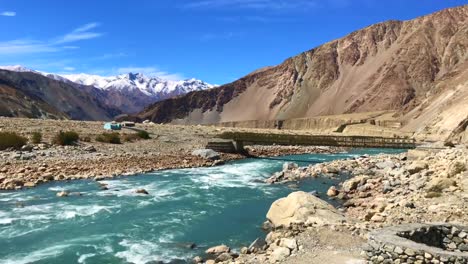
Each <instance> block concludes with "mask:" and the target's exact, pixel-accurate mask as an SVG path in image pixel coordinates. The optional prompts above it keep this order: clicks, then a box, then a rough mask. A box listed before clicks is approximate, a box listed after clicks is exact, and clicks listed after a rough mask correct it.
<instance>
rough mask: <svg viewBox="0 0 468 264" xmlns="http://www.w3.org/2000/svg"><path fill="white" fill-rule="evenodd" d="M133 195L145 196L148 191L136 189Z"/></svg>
mask: <svg viewBox="0 0 468 264" xmlns="http://www.w3.org/2000/svg"><path fill="white" fill-rule="evenodd" d="M135 193H138V194H146V195H148V194H149V193H148V191H146V190H145V189H138V190H136V191H135Z"/></svg>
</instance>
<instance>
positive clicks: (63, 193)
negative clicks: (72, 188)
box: [57, 191, 69, 197]
mask: <svg viewBox="0 0 468 264" xmlns="http://www.w3.org/2000/svg"><path fill="white" fill-rule="evenodd" d="M68 195H69V193H68V192H67V191H61V192H58V193H57V197H67V196H68Z"/></svg>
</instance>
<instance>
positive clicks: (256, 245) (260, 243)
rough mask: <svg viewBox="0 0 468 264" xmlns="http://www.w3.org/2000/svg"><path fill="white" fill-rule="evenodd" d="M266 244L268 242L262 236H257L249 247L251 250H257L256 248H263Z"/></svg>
mask: <svg viewBox="0 0 468 264" xmlns="http://www.w3.org/2000/svg"><path fill="white" fill-rule="evenodd" d="M265 245H266V242H265V240H264V239H262V238H257V239H255V240H254V242H252V243H251V244H250V246H249V247H248V249H249V250H250V251H255V250H261V249H263V247H264V246H265Z"/></svg>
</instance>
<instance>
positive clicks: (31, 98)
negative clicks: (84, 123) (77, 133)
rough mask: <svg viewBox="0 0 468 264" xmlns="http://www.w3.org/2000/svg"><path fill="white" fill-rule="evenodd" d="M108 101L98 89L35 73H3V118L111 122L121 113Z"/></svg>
mask: <svg viewBox="0 0 468 264" xmlns="http://www.w3.org/2000/svg"><path fill="white" fill-rule="evenodd" d="M104 99H105V96H104V94H103V92H102V91H100V90H98V89H96V88H94V87H79V85H78V84H73V83H65V82H61V81H57V80H54V79H50V78H48V77H45V76H43V75H41V74H39V73H34V72H15V71H7V70H0V116H7V117H27V118H52V119H76V120H110V119H112V118H113V117H114V116H116V115H118V114H120V113H121V112H120V111H119V110H117V109H116V108H114V107H112V106H109V105H107V104H106V103H104Z"/></svg>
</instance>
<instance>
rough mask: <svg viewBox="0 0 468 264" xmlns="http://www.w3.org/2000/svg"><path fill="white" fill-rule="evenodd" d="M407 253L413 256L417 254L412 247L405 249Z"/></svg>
mask: <svg viewBox="0 0 468 264" xmlns="http://www.w3.org/2000/svg"><path fill="white" fill-rule="evenodd" d="M405 254H406V255H408V256H410V257H412V256H414V255H416V252H414V250H412V249H411V248H407V249H405Z"/></svg>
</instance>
